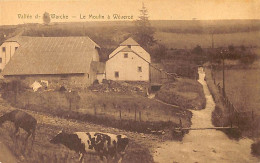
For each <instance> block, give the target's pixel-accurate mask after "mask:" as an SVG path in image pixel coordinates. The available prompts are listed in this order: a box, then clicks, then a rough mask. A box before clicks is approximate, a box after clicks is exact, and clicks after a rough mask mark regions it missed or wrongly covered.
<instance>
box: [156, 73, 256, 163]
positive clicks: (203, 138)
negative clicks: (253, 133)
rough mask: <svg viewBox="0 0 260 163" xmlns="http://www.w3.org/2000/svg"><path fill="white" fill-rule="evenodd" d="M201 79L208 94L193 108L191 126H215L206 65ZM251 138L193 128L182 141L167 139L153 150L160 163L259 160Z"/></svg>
mask: <svg viewBox="0 0 260 163" xmlns="http://www.w3.org/2000/svg"><path fill="white" fill-rule="evenodd" d="M198 73H199V80H198V81H199V82H200V83H201V84H202V86H203V90H204V94H205V97H206V108H205V109H203V110H198V111H197V110H192V113H193V116H192V120H191V121H192V125H191V127H192V128H200V127H202V128H204V127H214V126H213V124H212V122H211V113H212V111H213V110H214V108H215V102H214V100H213V98H212V95H211V93H210V92H209V89H208V86H207V83H206V81H205V80H204V79H205V72H204V71H203V68H199V69H198ZM252 143H253V141H252V140H251V139H247V138H244V139H240V140H239V141H236V140H231V139H229V138H228V137H227V136H226V135H225V134H224V133H223V132H221V131H218V130H191V131H190V132H189V133H188V134H186V135H185V136H184V138H183V140H182V141H181V142H179V141H168V142H164V143H163V144H162V145H160V147H158V148H157V149H155V151H154V154H153V156H154V161H155V162H159V163H173V162H185V163H186V162H188V163H189V162H192V163H194V162H199V163H203V162H221V163H223V162H235V163H237V162H241V163H245V162H260V160H259V159H258V158H256V157H254V156H252V155H251V144H252Z"/></svg>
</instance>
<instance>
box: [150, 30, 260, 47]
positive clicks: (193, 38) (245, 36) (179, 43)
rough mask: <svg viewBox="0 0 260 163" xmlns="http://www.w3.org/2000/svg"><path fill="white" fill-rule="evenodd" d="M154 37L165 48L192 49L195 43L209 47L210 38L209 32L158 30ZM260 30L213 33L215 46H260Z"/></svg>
mask: <svg viewBox="0 0 260 163" xmlns="http://www.w3.org/2000/svg"><path fill="white" fill-rule="evenodd" d="M155 38H156V40H158V42H159V43H162V44H163V45H165V46H166V47H167V48H169V49H170V48H173V49H175V48H176V49H192V48H194V47H196V46H197V45H200V46H201V47H202V48H209V47H211V45H212V44H211V43H212V41H211V40H212V38H211V35H210V34H203V33H200V34H185V33H170V32H161V31H158V32H156V33H155ZM259 40H260V32H259V31H255V32H242V33H225V34H215V35H214V46H215V47H227V46H229V45H234V46H241V45H244V46H260V43H259Z"/></svg>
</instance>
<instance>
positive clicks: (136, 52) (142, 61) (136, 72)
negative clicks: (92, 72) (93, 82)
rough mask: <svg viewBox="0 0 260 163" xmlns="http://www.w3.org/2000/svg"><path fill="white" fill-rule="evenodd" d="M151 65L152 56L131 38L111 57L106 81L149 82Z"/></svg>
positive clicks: (107, 65)
mask: <svg viewBox="0 0 260 163" xmlns="http://www.w3.org/2000/svg"><path fill="white" fill-rule="evenodd" d="M150 63H151V57H150V54H149V53H148V52H146V51H145V50H144V49H143V48H142V47H141V46H140V45H139V44H138V43H137V42H136V41H135V40H133V39H132V38H131V37H130V38H128V39H127V40H125V41H124V42H122V43H121V44H120V46H119V47H118V48H117V49H116V50H114V51H113V52H112V53H111V54H110V55H109V59H108V61H107V62H106V79H108V80H120V81H149V74H150V70H149V68H150Z"/></svg>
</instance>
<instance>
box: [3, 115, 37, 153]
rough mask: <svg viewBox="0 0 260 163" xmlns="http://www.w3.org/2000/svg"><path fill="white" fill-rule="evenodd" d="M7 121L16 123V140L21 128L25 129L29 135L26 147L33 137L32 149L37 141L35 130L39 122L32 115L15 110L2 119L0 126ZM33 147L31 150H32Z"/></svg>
mask: <svg viewBox="0 0 260 163" xmlns="http://www.w3.org/2000/svg"><path fill="white" fill-rule="evenodd" d="M5 121H11V122H13V123H14V126H15V132H14V137H15V139H16V138H17V136H18V132H19V128H22V129H24V130H25V131H26V132H27V133H28V134H27V137H26V138H25V142H24V144H25V147H26V144H27V140H28V138H29V137H30V136H32V147H33V143H34V139H35V130H36V125H37V120H36V119H35V118H34V117H33V116H31V115H30V114H28V113H26V112H23V111H20V110H13V111H11V112H9V113H6V114H4V115H2V116H1V117H0V125H2V124H3V123H4V122H5ZM32 147H31V149H32Z"/></svg>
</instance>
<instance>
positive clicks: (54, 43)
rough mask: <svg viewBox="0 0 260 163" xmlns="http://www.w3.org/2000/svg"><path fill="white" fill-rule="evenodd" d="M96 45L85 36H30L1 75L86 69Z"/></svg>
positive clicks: (88, 68)
mask: <svg viewBox="0 0 260 163" xmlns="http://www.w3.org/2000/svg"><path fill="white" fill-rule="evenodd" d="M97 47H98V48H99V46H98V45H97V44H96V43H95V42H94V41H92V40H91V39H90V38H89V37H30V41H28V42H26V43H24V44H22V45H21V46H20V47H19V48H18V49H17V51H16V52H15V54H14V56H13V57H12V58H11V60H10V61H9V63H8V64H7V65H6V67H5V68H4V70H3V75H35V74H72V73H88V72H89V70H90V64H91V61H92V57H93V55H94V54H95V49H96V48H97Z"/></svg>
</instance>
